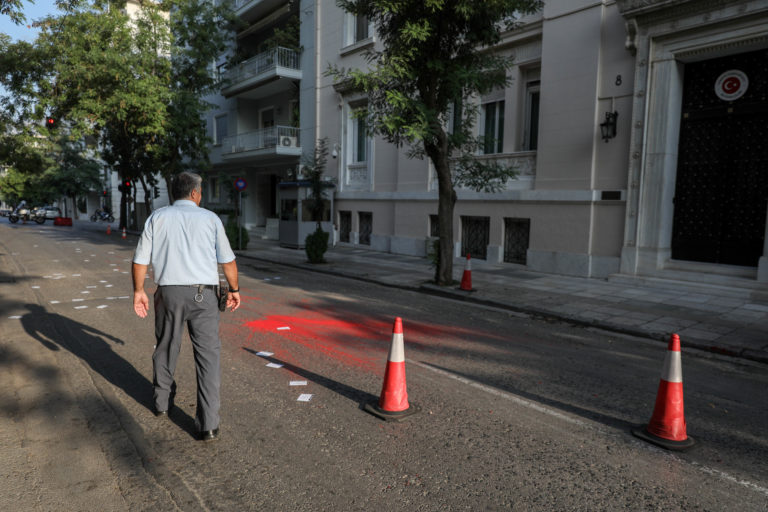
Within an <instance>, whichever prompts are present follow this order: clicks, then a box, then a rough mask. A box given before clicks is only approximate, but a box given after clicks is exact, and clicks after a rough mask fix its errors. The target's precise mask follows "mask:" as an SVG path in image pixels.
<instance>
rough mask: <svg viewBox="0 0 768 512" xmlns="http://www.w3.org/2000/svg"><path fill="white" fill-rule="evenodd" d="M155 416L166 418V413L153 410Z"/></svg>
mask: <svg viewBox="0 0 768 512" xmlns="http://www.w3.org/2000/svg"><path fill="white" fill-rule="evenodd" d="M155 416H157V417H158V418H159V417H160V416H168V411H158V410H157V409H155Z"/></svg>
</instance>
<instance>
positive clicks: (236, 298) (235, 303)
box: [227, 292, 240, 311]
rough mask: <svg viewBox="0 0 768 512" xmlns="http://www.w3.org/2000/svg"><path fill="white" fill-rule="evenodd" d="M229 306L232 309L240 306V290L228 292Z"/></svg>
mask: <svg viewBox="0 0 768 512" xmlns="http://www.w3.org/2000/svg"><path fill="white" fill-rule="evenodd" d="M227 307H228V308H230V309H229V310H230V311H234V310H236V309H237V308H239V307H240V292H234V293H233V292H227Z"/></svg>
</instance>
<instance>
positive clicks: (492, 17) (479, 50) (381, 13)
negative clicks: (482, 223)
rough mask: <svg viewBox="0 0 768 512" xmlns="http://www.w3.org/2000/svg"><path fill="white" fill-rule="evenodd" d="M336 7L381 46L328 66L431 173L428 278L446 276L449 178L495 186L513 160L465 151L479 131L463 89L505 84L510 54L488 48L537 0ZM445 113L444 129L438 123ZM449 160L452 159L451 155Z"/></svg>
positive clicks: (399, 0)
mask: <svg viewBox="0 0 768 512" xmlns="http://www.w3.org/2000/svg"><path fill="white" fill-rule="evenodd" d="M336 3H337V4H338V5H339V6H340V7H341V8H343V9H344V10H346V11H348V12H351V13H353V14H355V15H359V16H366V17H367V18H368V20H369V21H371V22H373V24H374V25H375V27H376V32H377V35H378V37H379V38H380V40H381V49H376V48H374V49H371V50H369V51H368V52H367V53H366V58H367V61H368V67H367V69H365V70H359V69H352V70H344V69H335V68H331V69H329V71H328V72H329V74H331V75H332V76H334V77H335V78H336V79H337V80H338V81H339V82H341V83H343V84H345V85H346V86H347V87H349V88H350V89H355V90H361V91H363V92H364V93H365V94H366V96H367V99H368V107H367V109H361V110H360V111H359V113H358V115H360V116H363V117H365V118H366V123H367V126H368V128H369V130H370V131H371V133H372V134H376V135H380V136H382V137H383V138H384V139H385V140H387V141H389V142H391V143H394V144H396V145H398V146H403V145H408V146H409V148H410V151H409V156H411V157H423V156H424V155H426V156H427V157H429V159H430V160H431V161H432V163H433V164H434V167H435V170H436V173H437V180H438V218H439V235H440V251H439V260H438V265H437V271H436V281H437V283H438V284H441V285H448V284H451V283H452V281H453V278H452V274H453V257H452V255H453V208H454V204H455V202H456V192H455V187H458V186H465V187H471V188H473V189H475V190H483V191H495V190H498V189H500V188H501V187H502V186H503V185H504V183H505V182H506V181H507V180H508V179H509V178H510V177H512V176H514V169H510V168H505V167H503V166H500V165H495V164H488V163H484V162H482V161H479V160H478V159H476V158H473V155H475V154H476V153H477V151H478V149H480V148H481V147H482V146H481V145H482V143H483V142H484V141H483V140H479V139H478V138H477V137H475V136H474V135H473V133H474V130H473V127H474V124H475V120H476V117H477V108H476V107H474V106H472V102H471V99H472V98H476V97H478V96H480V95H482V94H485V93H488V92H490V91H492V90H494V89H496V88H500V87H505V86H506V84H507V82H508V78H507V72H508V70H509V68H510V67H511V65H512V60H511V58H507V57H505V56H502V55H499V54H497V53H495V52H493V51H489V48H491V47H493V45H495V44H497V43H498V42H499V41H500V40H501V36H502V33H503V32H504V31H505V30H508V29H513V28H514V23H515V19H516V18H518V17H519V16H520V14H522V13H530V12H534V11H536V10H537V9H539V8H540V7H541V2H540V1H539V0H484V1H482V2H478V1H477V0H387V1H381V0H337V2H336ZM451 119H455V120H457V121H458V122H454V123H453V129H452V130H451V131H448V129H447V126H449V123H450V121H451ZM451 162H453V163H451Z"/></svg>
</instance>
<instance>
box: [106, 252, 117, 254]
mask: <svg viewBox="0 0 768 512" xmlns="http://www.w3.org/2000/svg"><path fill="white" fill-rule="evenodd" d="M107 254H115V251H109V252H108V253H107Z"/></svg>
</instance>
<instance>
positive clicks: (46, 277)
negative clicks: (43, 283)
mask: <svg viewBox="0 0 768 512" xmlns="http://www.w3.org/2000/svg"><path fill="white" fill-rule="evenodd" d="M51 277H53V276H43V279H50V278H51Z"/></svg>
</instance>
